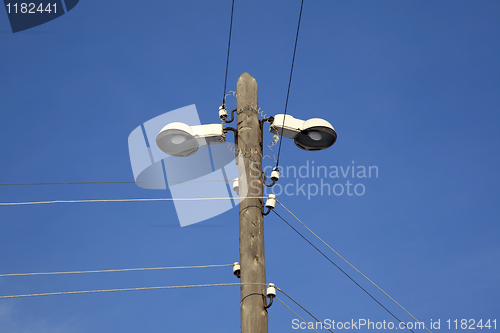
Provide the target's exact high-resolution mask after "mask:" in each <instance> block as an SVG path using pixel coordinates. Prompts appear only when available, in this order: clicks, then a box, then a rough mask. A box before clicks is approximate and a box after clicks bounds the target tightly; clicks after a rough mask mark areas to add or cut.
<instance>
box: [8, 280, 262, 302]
mask: <svg viewBox="0 0 500 333" xmlns="http://www.w3.org/2000/svg"><path fill="white" fill-rule="evenodd" d="M243 284H245V285H247V284H248V285H250V284H258V285H265V283H214V284H194V285H184V286H163V287H141V288H121V289H101V290H81V291H61V292H54V293H40V294H25V295H8V296H0V299H3V298H20V297H37V296H54V295H74V294H92V293H107V292H118V291H137V290H158V289H181V288H202V287H222V286H240V285H243Z"/></svg>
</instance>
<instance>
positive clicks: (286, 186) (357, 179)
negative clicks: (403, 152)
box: [263, 160, 379, 200]
mask: <svg viewBox="0 0 500 333" xmlns="http://www.w3.org/2000/svg"><path fill="white" fill-rule="evenodd" d="M278 169H279V170H280V182H279V183H276V184H275V185H274V186H273V187H266V188H265V189H264V193H265V195H268V194H271V193H272V194H275V195H277V196H279V195H285V196H304V197H307V199H308V200H310V199H311V198H312V197H315V196H337V197H338V196H344V195H345V196H358V197H359V196H362V195H364V194H365V193H366V184H365V182H366V181H367V180H368V179H377V178H378V177H379V169H378V166H376V165H370V166H365V165H358V164H356V163H355V161H352V162H351V165H318V164H317V163H315V161H314V160H307V161H306V162H305V163H304V164H302V165H299V166H295V165H287V166H278ZM263 170H264V172H266V173H267V174H270V172H271V170H272V167H271V166H266V167H264V168H263Z"/></svg>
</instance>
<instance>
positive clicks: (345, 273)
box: [273, 209, 414, 333]
mask: <svg viewBox="0 0 500 333" xmlns="http://www.w3.org/2000/svg"><path fill="white" fill-rule="evenodd" d="M273 212H274V214H276V215H278V217H279V218H280V219H282V220H283V222H285V223H286V224H288V226H289V227H290V228H292V229H293V231H295V232H296V233H297V234H299V236H300V237H302V238H303V239H304V240H305V241H306V242H308V243H309V245H311V246H312V247H314V248H315V249H316V251H318V252H319V253H321V255H323V257H325V258H326V259H327V260H328V261H329V262H330V263H331V264H332V265H334V266H335V267H337V268H338V269H339V270H340V271H341V272H342V273H344V275H345V276H347V277H348V278H349V279H350V280H351V281H352V282H354V283H355V284H356V285H357V286H358V287H359V288H360V289H361V290H363V291H364V292H365V293H366V294H367V295H368V296H370V297H371V298H372V299H373V300H374V301H375V302H377V304H378V305H380V306H381V307H382V308H384V310H385V311H387V312H388V313H389V314H390V315H391V316H392V317H394V318H395V319H396V320H397V321H399V322H400V323H402V321H401V320H400V319H399V318H398V317H396V315H394V314H393V313H392V312H391V311H390V310H389V309H387V308H386V307H385V306H384V305H383V304H382V303H380V302H379V301H378V300H377V299H376V298H375V297H374V296H373V295H372V294H370V293H369V292H368V291H367V290H366V289H365V288H363V287H362V286H361V285H360V284H359V283H357V282H356V280H354V279H353V278H352V277H351V276H350V275H349V274H347V272H346V271H344V270H343V269H342V268H340V267H339V266H338V265H337V264H336V263H334V262H333V261H332V260H331V259H330V258H329V257H328V256H327V255H326V254H324V253H323V252H322V251H321V250H320V249H318V248H317V247H316V246H315V245H314V244H313V243H311V241H309V240H308V239H307V238H306V237H305V236H304V235H302V234H301V233H300V232H299V231H298V230H297V229H295V228H294V227H293V226H292V225H291V224H290V223H288V222H287V221H286V220H285V219H284V218H283V217H282V216H281V215H280V214H278V213H276V211H275V210H274V209H273ZM403 324H404V323H403ZM405 326H406V325H405ZM408 329H409V328H408ZM409 330H410V331H411V332H412V333H414V332H413V331H412V330H411V329H409Z"/></svg>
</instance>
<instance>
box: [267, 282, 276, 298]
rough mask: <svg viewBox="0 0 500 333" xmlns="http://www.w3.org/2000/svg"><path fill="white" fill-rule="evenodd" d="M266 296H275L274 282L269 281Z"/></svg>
mask: <svg viewBox="0 0 500 333" xmlns="http://www.w3.org/2000/svg"><path fill="white" fill-rule="evenodd" d="M267 297H276V287H275V286H274V283H269V285H268V286H267Z"/></svg>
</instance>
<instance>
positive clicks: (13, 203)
mask: <svg viewBox="0 0 500 333" xmlns="http://www.w3.org/2000/svg"><path fill="white" fill-rule="evenodd" d="M246 198H250V199H266V197H246ZM233 199H234V198H230V197H225V198H158V199H109V200H106V199H97V200H53V201H25V202H0V206H21V205H41V204H55V203H90V202H92V203H94V202H148V201H198V200H233Z"/></svg>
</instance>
